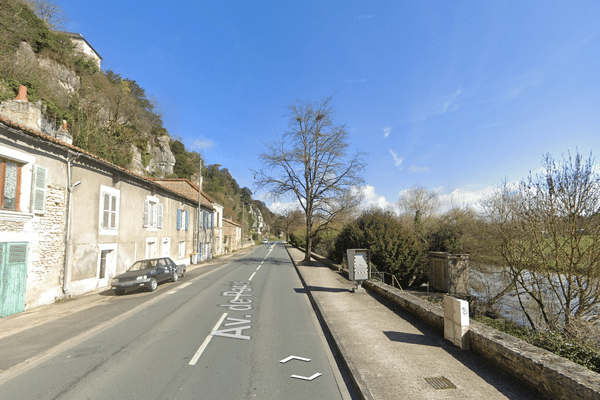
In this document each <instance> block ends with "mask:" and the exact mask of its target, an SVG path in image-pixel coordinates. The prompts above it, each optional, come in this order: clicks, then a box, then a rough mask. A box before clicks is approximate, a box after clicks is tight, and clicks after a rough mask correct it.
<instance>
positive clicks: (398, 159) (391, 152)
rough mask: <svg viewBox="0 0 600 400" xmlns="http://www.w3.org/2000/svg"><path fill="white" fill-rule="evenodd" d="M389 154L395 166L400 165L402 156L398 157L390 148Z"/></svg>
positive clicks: (402, 159)
mask: <svg viewBox="0 0 600 400" xmlns="http://www.w3.org/2000/svg"><path fill="white" fill-rule="evenodd" d="M390 154H391V155H392V157H394V164H396V167H399V166H401V165H402V161H404V158H402V157H398V154H397V153H396V152H395V151H394V150H392V149H390Z"/></svg>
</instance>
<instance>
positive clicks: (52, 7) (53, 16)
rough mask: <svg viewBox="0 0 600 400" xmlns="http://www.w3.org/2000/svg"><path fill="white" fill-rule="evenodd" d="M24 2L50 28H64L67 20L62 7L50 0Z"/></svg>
mask: <svg viewBox="0 0 600 400" xmlns="http://www.w3.org/2000/svg"><path fill="white" fill-rule="evenodd" d="M24 3H26V4H27V5H28V6H29V8H30V9H31V10H32V11H33V13H34V14H35V15H36V16H37V17H38V18H39V19H41V20H42V21H44V22H45V23H46V25H48V27H49V28H51V29H59V30H60V29H64V27H65V25H66V24H67V22H68V21H69V19H68V18H67V16H66V15H65V13H64V11H63V9H62V8H61V7H60V6H59V5H58V4H56V3H54V2H52V1H50V0H24Z"/></svg>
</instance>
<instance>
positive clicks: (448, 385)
mask: <svg viewBox="0 0 600 400" xmlns="http://www.w3.org/2000/svg"><path fill="white" fill-rule="evenodd" d="M425 382H427V383H429V384H430V385H431V386H433V388H434V389H435V390H441V389H456V386H454V384H453V383H452V382H450V381H449V380H448V379H446V378H444V377H443V376H440V377H437V378H425Z"/></svg>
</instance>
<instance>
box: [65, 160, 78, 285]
mask: <svg viewBox="0 0 600 400" xmlns="http://www.w3.org/2000/svg"><path fill="white" fill-rule="evenodd" d="M78 158H79V154H75V155H74V156H73V157H71V158H69V152H67V194H68V195H67V227H66V233H65V242H66V249H65V270H64V272H63V288H62V291H63V293H64V294H68V293H69V281H70V280H71V254H72V253H73V243H72V241H71V225H72V218H73V217H72V215H73V189H74V188H75V186H77V185H78V184H79V183H81V181H80V182H78V183H76V184H75V185H72V183H71V182H72V180H73V171H72V167H73V164H72V163H73V161H75V160H77V159H78Z"/></svg>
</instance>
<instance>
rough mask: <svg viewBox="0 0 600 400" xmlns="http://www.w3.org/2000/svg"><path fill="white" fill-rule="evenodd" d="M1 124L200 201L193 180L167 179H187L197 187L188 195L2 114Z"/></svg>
mask: <svg viewBox="0 0 600 400" xmlns="http://www.w3.org/2000/svg"><path fill="white" fill-rule="evenodd" d="M1 125H4V126H6V128H8V130H11V129H13V130H18V131H19V132H21V133H22V134H24V135H26V136H30V137H32V138H35V139H38V140H41V141H44V142H47V143H48V144H51V145H54V146H55V147H59V148H62V149H65V150H70V151H72V152H74V153H79V154H81V155H84V156H85V157H87V158H89V159H92V160H94V161H96V162H98V163H100V164H103V165H104V166H106V167H108V168H110V169H113V170H117V171H119V172H121V173H124V174H126V175H129V176H131V177H133V178H135V179H139V180H141V181H144V182H145V183H148V184H150V185H153V186H158V187H160V188H161V189H163V190H166V191H167V192H171V193H173V194H176V195H178V196H182V197H185V198H186V199H188V200H191V201H193V202H194V203H196V204H197V203H198V188H197V187H196V186H194V185H193V184H192V183H191V182H189V181H187V179H165V181H169V180H171V181H178V180H182V181H187V182H188V183H189V185H191V186H192V187H194V188H196V192H195V196H192V197H190V196H188V195H187V194H186V192H179V191H178V190H174V189H175V187H174V186H173V188H171V187H168V186H165V185H163V184H162V183H161V182H156V181H154V180H152V179H148V178H146V177H145V176H142V175H139V174H136V173H135V172H132V171H129V170H128V169H125V168H123V167H120V166H118V165H115V164H113V163H111V162H110V161H106V160H105V159H103V158H100V157H98V156H97V155H95V154H92V153H90V152H88V151H85V150H83V149H81V148H79V147H77V146H73V145H72V144H69V143H67V142H63V141H62V140H59V139H56V138H55V137H52V136H50V135H47V134H45V133H42V132H39V131H36V130H33V129H30V128H27V127H25V126H23V125H21V124H18V123H16V122H14V121H11V120H9V119H8V118H5V117H3V116H0V126H1ZM202 195H203V196H202V198H203V200H204V201H202V203H201V204H202V205H203V206H205V207H207V208H211V209H212V204H211V203H212V202H213V201H212V199H211V198H210V197H208V196H207V195H206V194H205V193H202Z"/></svg>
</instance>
